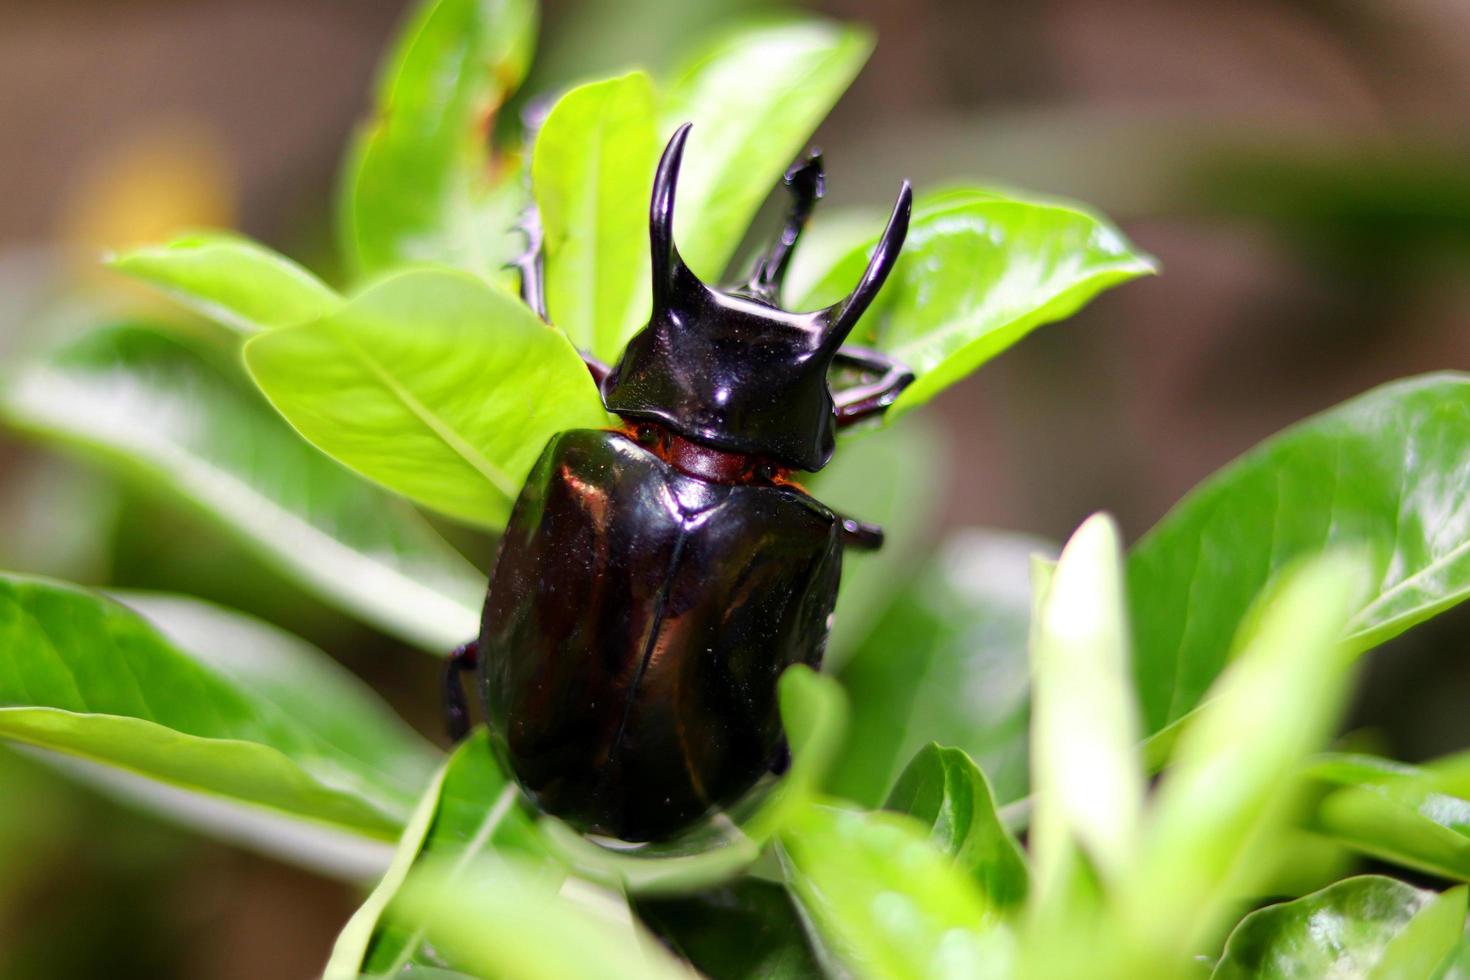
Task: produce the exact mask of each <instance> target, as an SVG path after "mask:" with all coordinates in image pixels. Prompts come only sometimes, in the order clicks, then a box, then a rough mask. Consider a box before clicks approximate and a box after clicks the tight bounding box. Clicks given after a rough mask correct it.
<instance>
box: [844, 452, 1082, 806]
mask: <svg viewBox="0 0 1470 980" xmlns="http://www.w3.org/2000/svg"><path fill="white" fill-rule="evenodd" d="M834 465H836V464H834ZM1038 551H1040V552H1047V553H1053V552H1054V551H1055V546H1053V545H1051V544H1050V543H1048V542H1045V541H1042V540H1040V539H1038V538H1032V537H1027V536H1023V535H1019V534H1009V533H1004V532H1000V531H989V530H980V529H973V528H972V529H967V530H964V531H961V532H958V533H956V534H955V535H954V536H953V537H951V538H950V540H949V541H948V542H946V543H945V544H944V546H943V547H942V548H941V549H940V550H939V553H938V555H937V556H936V557H935V559H934V560H933V561H932V562H930V563H929V564H928V565H926V566H924V567H922V568H920V569H919V570H918V571H917V572H915V573H911V574H909V575H907V576H906V578H907V580H908V581H909V585H908V586H907V587H905V588H903V589H902V590H900V591H899V592H898V593H897V594H896V595H895V596H893V597H892V599H891V601H890V605H889V607H888V609H887V610H886V611H885V612H883V614H882V615H881V617H879V618H878V620H877V622H876V624H875V625H874V627H873V628H872V630H871V631H870V633H869V635H868V636H867V637H866V638H865V639H864V640H863V641H862V642H861V643H860V644H858V646H857V647H856V649H855V650H854V651H853V652H852V654H851V656H850V657H849V658H848V660H847V662H846V663H844V664H843V665H842V666H841V667H840V668H839V675H838V679H839V680H840V681H841V682H842V686H843V688H844V689H845V690H846V691H847V694H848V697H849V699H850V700H851V702H852V715H853V724H852V726H851V731H850V735H849V737H848V741H847V744H846V745H845V746H844V748H843V751H842V754H841V755H840V756H839V759H838V762H837V766H836V769H835V771H834V773H833V777H832V779H831V781H830V782H829V783H828V786H829V788H830V789H831V791H832V792H833V793H835V794H837V795H839V796H842V797H844V798H846V799H850V800H854V801H856V802H859V803H862V804H865V805H870V806H876V805H878V804H879V803H881V802H882V800H883V798H884V796H885V795H886V794H887V792H888V790H889V787H890V786H891V784H892V781H893V777H894V775H895V774H896V773H897V770H898V769H899V767H900V766H902V765H903V764H904V761H905V760H907V759H909V758H912V757H913V755H914V754H915V753H917V752H918V751H920V750H921V749H922V748H923V747H924V745H926V744H927V743H929V742H939V743H941V744H946V745H954V746H956V747H958V748H960V749H963V750H964V751H965V752H966V753H967V754H969V755H970V756H972V757H973V758H974V759H976V761H977V762H978V763H979V764H980V766H981V767H982V768H984V770H985V772H986V773H987V774H988V775H989V776H990V778H991V780H992V784H993V786H994V787H995V792H996V799H997V801H998V802H1002V803H1008V802H1011V801H1013V800H1016V799H1019V798H1020V797H1022V796H1024V795H1025V794H1026V787H1027V762H1028V752H1027V724H1028V699H1029V692H1030V678H1029V675H1028V673H1027V665H1026V639H1027V631H1028V629H1029V624H1030V622H1031V608H1030V606H1031V589H1030V586H1029V585H1028V584H1027V567H1028V564H1029V562H1030V560H1031V555H1032V554H1033V553H1036V552H1038ZM885 584H887V585H889V586H891V581H886V583H885ZM838 609H839V612H838V615H839V616H840V615H842V612H841V609H842V604H841V600H840V599H839V602H838Z"/></svg>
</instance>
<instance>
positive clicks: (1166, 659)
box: [1128, 374, 1470, 732]
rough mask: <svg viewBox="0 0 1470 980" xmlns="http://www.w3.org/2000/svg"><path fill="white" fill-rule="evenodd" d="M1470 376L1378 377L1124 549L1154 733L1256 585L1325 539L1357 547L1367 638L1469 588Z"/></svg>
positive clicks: (1386, 634)
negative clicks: (1361, 556) (1365, 577)
mask: <svg viewBox="0 0 1470 980" xmlns="http://www.w3.org/2000/svg"><path fill="white" fill-rule="evenodd" d="M1467 420H1470V377H1467V376H1465V375H1454V374H1434V375H1426V376H1423V377H1419V378H1411V379H1409V380H1406V381H1399V382H1395V383H1393V384H1388V385H1384V386H1383V387H1381V388H1376V389H1374V390H1373V391H1371V392H1368V393H1367V394H1365V395H1361V396H1359V397H1358V398H1355V399H1353V400H1351V401H1349V402H1346V403H1344V404H1342V405H1339V406H1338V407H1336V408H1334V409H1331V410H1330V411H1327V412H1325V413H1323V414H1321V415H1318V416H1316V417H1314V418H1311V419H1308V420H1307V421H1305V422H1302V423H1300V424H1298V425H1296V426H1293V427H1292V428H1290V429H1288V430H1286V431H1285V432H1283V433H1281V434H1280V435H1277V436H1275V437H1274V438H1272V439H1269V440H1267V441H1266V442H1264V443H1262V444H1261V445H1260V446H1257V447H1256V448H1255V449H1253V450H1251V451H1250V452H1249V453H1247V454H1246V455H1245V456H1243V457H1242V458H1240V459H1239V460H1236V461H1235V462H1234V463H1232V464H1230V465H1229V466H1227V467H1226V468H1225V469H1223V470H1221V471H1220V472H1219V473H1217V474H1215V475H1214V476H1212V477H1210V478H1209V479H1208V480H1206V481H1205V482H1204V483H1203V484H1201V485H1200V486H1199V487H1197V488H1195V490H1194V491H1192V492H1191V493H1190V494H1189V496H1187V497H1186V498H1185V499H1184V500H1183V501H1182V502H1181V503H1180V504H1179V505H1178V506H1176V507H1175V508H1174V509H1173V510H1172V511H1170V512H1169V514H1168V515H1167V516H1165V517H1164V519H1163V520H1162V521H1160V522H1159V524H1158V526H1157V527H1155V528H1154V529H1153V530H1152V531H1150V532H1149V533H1148V534H1147V535H1146V536H1145V537H1144V538H1143V539H1142V540H1141V541H1139V542H1138V544H1137V546H1136V547H1135V548H1134V550H1133V554H1132V556H1131V557H1130V559H1129V563H1128V588H1129V596H1130V600H1131V604H1132V611H1133V622H1134V627H1135V630H1136V636H1137V643H1138V657H1137V661H1136V665H1135V666H1136V672H1135V673H1136V679H1137V683H1138V690H1139V694H1140V696H1141V698H1142V700H1143V706H1144V716H1145V720H1146V722H1147V728H1148V730H1149V731H1150V732H1154V731H1158V730H1159V729H1161V728H1163V727H1164V726H1166V725H1168V724H1169V723H1171V722H1173V721H1175V720H1176V719H1178V718H1181V717H1183V716H1184V715H1185V714H1186V713H1188V712H1189V710H1190V709H1191V708H1193V707H1194V706H1195V705H1196V704H1197V703H1198V702H1199V699H1200V696H1201V695H1202V694H1203V693H1204V691H1205V689H1206V688H1207V687H1208V686H1209V685H1210V682H1211V681H1213V680H1214V678H1215V676H1216V675H1217V674H1218V673H1219V672H1220V670H1221V668H1222V667H1224V665H1225V663H1226V660H1227V657H1228V653H1229V648H1230V636H1231V635H1232V634H1233V633H1234V631H1235V627H1236V625H1237V624H1238V623H1239V622H1240V620H1241V617H1242V616H1244V614H1245V612H1246V609H1247V608H1248V606H1249V605H1250V603H1251V601H1252V598H1253V597H1254V596H1255V594H1256V593H1257V592H1258V591H1259V590H1260V589H1261V588H1262V587H1263V586H1265V584H1266V583H1267V582H1268V581H1270V580H1271V579H1272V577H1274V576H1275V575H1276V574H1277V573H1278V572H1279V571H1280V570H1281V568H1282V567H1283V566H1285V565H1287V564H1288V563H1290V562H1291V561H1293V560H1294V559H1296V558H1298V557H1300V556H1302V555H1306V554H1314V553H1316V552H1318V551H1321V550H1322V549H1323V548H1326V547H1328V546H1330V545H1333V544H1338V543H1351V544H1354V545H1357V546H1361V547H1365V548H1367V549H1368V550H1369V551H1370V552H1371V553H1372V556H1373V557H1374V558H1375V559H1376V561H1377V564H1376V567H1375V569H1374V571H1375V573H1376V577H1375V579H1374V582H1375V584H1374V586H1373V589H1372V590H1371V592H1370V593H1369V595H1368V596H1367V597H1366V602H1365V604H1364V605H1363V606H1362V607H1361V608H1359V609H1357V610H1356V611H1355V614H1354V615H1353V617H1352V620H1351V621H1350V622H1349V623H1348V626H1347V632H1346V635H1347V637H1348V642H1349V643H1350V644H1351V646H1352V647H1353V648H1355V649H1357V650H1364V649H1367V648H1369V647H1371V646H1374V645H1375V644H1378V643H1382V642H1383V641H1384V640H1387V639H1388V638H1390V637H1392V636H1395V635H1397V634H1399V633H1401V632H1403V631H1404V630H1406V629H1408V628H1409V627H1410V626H1413V625H1414V624H1415V623H1418V622H1421V621H1423V620H1425V619H1428V618H1429V617H1431V616H1434V615H1435V614H1437V613H1439V612H1442V611H1443V610H1445V609H1447V608H1449V607H1450V606H1453V605H1454V604H1455V603H1457V602H1460V601H1461V600H1462V599H1464V598H1465V597H1466V596H1467V595H1470V534H1467V532H1466V529H1467V528H1470V425H1467V424H1466V423H1467Z"/></svg>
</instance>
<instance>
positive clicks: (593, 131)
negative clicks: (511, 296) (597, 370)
mask: <svg viewBox="0 0 1470 980" xmlns="http://www.w3.org/2000/svg"><path fill="white" fill-rule="evenodd" d="M657 140H658V136H657V132H656V123H655V120H654V111H653V85H652V83H651V82H650V81H649V80H648V76H647V75H645V74H643V73H642V72H633V73H632V74H629V75H624V76H623V77H621V78H613V79H609V80H607V81H605V82H593V83H591V84H589V85H583V86H580V87H578V88H574V89H572V90H571V91H570V92H568V93H567V94H566V95H564V96H562V97H561V99H560V100H559V101H558V102H557V103H556V105H555V106H553V107H552V109H551V112H550V114H549V115H548V116H547V117H546V122H545V123H543V124H542V126H541V130H540V132H539V133H538V134H537V136H536V152H535V157H534V158H533V160H532V164H531V180H532V187H533V189H534V191H535V194H536V205H537V207H538V208H539V209H540V213H541V225H542V229H543V233H544V242H545V248H546V307H547V312H548V314H549V315H550V317H551V322H552V323H554V324H556V325H557V326H558V327H560V328H561V329H562V330H563V331H564V332H565V333H566V335H567V336H568V337H570V338H571V341H572V343H573V344H575V345H576V346H577V347H578V348H580V349H581V350H585V351H590V352H592V353H593V354H594V355H596V356H597V357H599V358H601V359H602V360H603V361H606V362H607V363H609V364H612V363H614V362H616V361H617V359H618V356H619V355H620V354H621V353H622V350H623V344H624V343H626V342H627V340H628V338H629V337H630V336H632V334H633V332H634V331H636V330H637V329H638V328H639V327H641V326H643V324H645V323H646V322H648V313H649V304H650V284H649V265H648V200H649V194H650V192H651V188H652V185H653V169H654V164H655V161H656V160H657V158H658V145H657Z"/></svg>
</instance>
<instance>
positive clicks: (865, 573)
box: [802, 417, 947, 792]
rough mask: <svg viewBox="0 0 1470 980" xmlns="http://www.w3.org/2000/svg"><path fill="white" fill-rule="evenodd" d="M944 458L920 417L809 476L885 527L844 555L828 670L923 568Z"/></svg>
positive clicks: (856, 445)
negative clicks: (868, 545) (869, 543)
mask: <svg viewBox="0 0 1470 980" xmlns="http://www.w3.org/2000/svg"><path fill="white" fill-rule="evenodd" d="M946 464H947V460H946V457H945V454H944V452H943V451H942V449H941V446H940V442H939V436H938V434H937V433H936V432H935V430H934V428H933V426H931V425H928V424H926V423H925V421H924V419H923V418H920V417H914V418H909V419H906V420H904V421H903V422H901V423H899V424H898V425H896V426H891V427H885V428H882V429H876V428H875V429H870V430H867V431H865V432H864V433H863V434H862V437H861V438H853V439H851V440H847V441H844V443H843V445H842V446H841V448H840V449H839V450H838V451H837V455H836V456H834V457H833V458H832V462H830V463H828V464H827V466H826V467H825V468H823V470H822V471H821V472H820V473H814V474H812V475H811V476H810V477H809V478H804V479H803V481H802V482H803V483H804V484H805V485H806V487H807V489H808V490H810V491H811V494H812V496H814V497H816V498H817V499H818V500H820V501H822V502H823V503H825V504H826V505H827V506H829V507H831V508H832V509H833V510H835V511H837V512H838V513H840V514H852V515H854V516H856V517H859V518H861V519H862V520H865V521H871V522H872V523H874V524H877V525H879V526H880V527H882V528H883V547H882V548H880V549H878V550H877V551H873V552H861V551H856V550H852V551H848V552H846V553H845V554H843V556H842V584H841V586H840V587H839V589H838V592H837V608H836V611H835V615H834V616H833V620H834V621H833V624H832V634H831V635H830V636H829V637H828V638H827V651H826V653H825V654H823V656H822V668H823V669H824V670H827V671H831V672H834V673H835V672H840V671H841V669H842V666H843V665H844V664H845V663H847V660H848V657H849V656H850V655H851V654H852V652H853V651H854V650H855V649H857V647H858V646H859V645H860V644H861V643H863V642H864V641H865V640H867V639H868V637H869V636H870V635H871V634H872V632H873V628H874V627H875V626H876V625H877V623H878V621H879V619H880V618H881V617H882V616H883V614H884V613H885V612H886V611H887V610H888V607H889V606H890V605H891V604H892V603H893V601H894V597H895V591H896V590H895V589H894V583H895V582H903V581H908V580H909V579H910V578H912V576H913V574H914V573H915V572H916V571H917V570H918V567H919V565H920V564H921V561H922V558H923V556H924V555H925V554H926V553H927V552H928V551H929V545H930V543H931V540H932V536H933V531H934V529H935V525H936V524H937V522H938V514H937V513H936V512H937V510H938V504H939V492H940V490H941V488H942V487H943V486H944V484H945V477H946ZM894 734H901V733H894ZM879 775H883V774H879ZM880 792H881V790H880Z"/></svg>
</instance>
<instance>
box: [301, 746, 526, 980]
mask: <svg viewBox="0 0 1470 980" xmlns="http://www.w3.org/2000/svg"><path fill="white" fill-rule="evenodd" d="M497 852H508V853H516V854H522V855H526V856H528V857H532V856H534V857H539V856H543V855H544V854H545V849H544V847H543V846H542V844H541V841H540V839H539V837H538V835H537V833H536V829H535V827H534V825H533V824H532V818H531V816H530V814H529V813H528V812H527V811H526V809H525V807H524V805H523V804H522V803H521V802H520V798H519V795H518V793H517V790H516V787H515V784H513V783H512V782H510V781H509V780H508V779H506V777H505V775H504V774H503V773H502V772H501V770H500V767H499V766H498V765H497V764H496V762H495V759H494V757H493V756H492V755H491V752H490V743H489V740H488V739H487V737H486V735H485V732H484V730H483V729H477V730H476V731H475V732H474V733H473V734H472V735H471V736H470V737H469V738H467V739H465V741H463V742H462V743H460V745H459V747H458V748H456V749H455V751H454V754H453V755H452V756H450V758H449V759H448V761H446V762H445V763H444V765H443V767H442V768H441V769H440V770H439V773H438V775H437V776H435V777H434V779H433V781H432V782H431V783H430V784H429V786H428V788H427V789H426V790H425V791H424V794H423V796H422V797H421V798H420V799H419V803H418V806H417V808H416V809H415V810H414V814H413V817H412V819H410V820H409V822H408V824H407V826H406V827H405V828H404V831H403V835H402V836H401V837H400V838H399V841H398V850H397V852H396V853H395V855H394V857H393V863H392V865H391V866H390V867H389V869H388V871H387V873H385V874H384V875H383V878H382V880H381V881H379V882H378V885H377V887H376V888H374V889H373V892H372V894H371V895H369V896H368V898H367V900H366V901H365V902H364V903H363V904H362V906H361V907H360V908H359V909H358V910H357V912H356V913H354V914H353V916H352V918H351V919H350V920H349V921H348V923H347V926H346V927H345V928H344V929H343V930H342V933H341V935H339V936H338V937H337V943H336V945H335V946H334V947H333V950H332V958H331V960H330V962H329V963H328V964H327V970H326V976H327V977H328V980H337V978H344V977H356V976H358V975H359V974H360V973H371V974H378V975H385V976H386V975H392V974H396V973H398V972H399V971H401V970H403V969H404V968H405V967H407V966H410V965H412V966H442V965H443V964H442V963H441V962H439V961H437V960H436V958H435V956H434V955H433V953H432V951H431V950H429V949H427V948H426V947H425V945H424V929H425V927H424V924H423V923H422V922H417V921H413V920H409V919H406V918H402V917H400V918H398V919H396V920H392V921H385V920H384V917H383V913H384V911H385V910H386V909H387V908H388V906H389V904H390V903H392V901H393V900H394V899H395V898H396V897H397V895H398V894H399V892H400V891H401V889H402V888H403V885H404V882H405V881H406V880H407V879H408V876H409V873H410V871H411V870H412V869H413V868H414V867H415V866H416V865H418V864H420V863H422V862H439V863H440V866H441V867H442V868H444V869H446V873H448V874H461V875H462V874H465V873H466V872H465V869H467V868H469V867H471V866H472V865H473V863H474V862H475V860H476V859H477V858H479V857H481V856H483V855H485V854H490V853H497Z"/></svg>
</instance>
